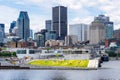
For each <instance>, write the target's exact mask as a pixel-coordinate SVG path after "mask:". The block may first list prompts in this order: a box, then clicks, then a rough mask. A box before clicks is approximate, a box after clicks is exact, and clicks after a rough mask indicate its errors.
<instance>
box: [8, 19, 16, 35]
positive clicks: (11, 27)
mask: <svg viewBox="0 0 120 80" xmlns="http://www.w3.org/2000/svg"><path fill="white" fill-rule="evenodd" d="M14 27H16V21H13V22H12V23H10V29H9V33H12V30H13V29H14Z"/></svg>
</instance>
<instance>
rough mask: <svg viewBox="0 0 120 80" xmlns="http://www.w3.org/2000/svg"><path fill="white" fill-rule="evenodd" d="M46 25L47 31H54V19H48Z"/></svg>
mask: <svg viewBox="0 0 120 80" xmlns="http://www.w3.org/2000/svg"><path fill="white" fill-rule="evenodd" d="M45 26H46V29H47V31H52V20H46V21H45Z"/></svg>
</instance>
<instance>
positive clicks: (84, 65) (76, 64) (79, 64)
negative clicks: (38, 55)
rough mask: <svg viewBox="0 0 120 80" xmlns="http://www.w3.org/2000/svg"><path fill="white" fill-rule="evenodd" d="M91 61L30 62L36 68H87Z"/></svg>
mask: <svg viewBox="0 0 120 80" xmlns="http://www.w3.org/2000/svg"><path fill="white" fill-rule="evenodd" d="M88 63H89V60H33V61H30V62H28V64H30V65H34V66H59V67H79V68H87V66H88Z"/></svg>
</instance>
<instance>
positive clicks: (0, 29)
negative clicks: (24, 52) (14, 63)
mask: <svg viewBox="0 0 120 80" xmlns="http://www.w3.org/2000/svg"><path fill="white" fill-rule="evenodd" d="M4 38H5V25H4V24H0V45H1V43H3V42H4Z"/></svg>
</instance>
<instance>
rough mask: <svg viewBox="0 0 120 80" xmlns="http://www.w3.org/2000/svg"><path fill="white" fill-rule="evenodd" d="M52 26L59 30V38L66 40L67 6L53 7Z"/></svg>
mask: <svg viewBox="0 0 120 80" xmlns="http://www.w3.org/2000/svg"><path fill="white" fill-rule="evenodd" d="M52 27H53V30H54V31H56V32H57V35H58V39H61V40H64V38H65V36H66V35H67V7H64V6H56V7H53V8H52Z"/></svg>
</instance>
